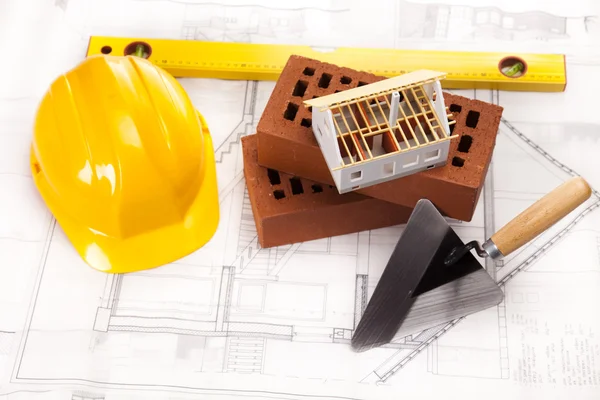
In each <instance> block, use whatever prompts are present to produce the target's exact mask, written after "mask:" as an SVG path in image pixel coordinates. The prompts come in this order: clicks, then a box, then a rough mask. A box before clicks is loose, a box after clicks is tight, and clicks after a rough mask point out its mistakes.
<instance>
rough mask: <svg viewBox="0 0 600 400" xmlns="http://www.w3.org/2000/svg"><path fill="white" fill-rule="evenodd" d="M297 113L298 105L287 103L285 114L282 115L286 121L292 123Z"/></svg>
mask: <svg viewBox="0 0 600 400" xmlns="http://www.w3.org/2000/svg"><path fill="white" fill-rule="evenodd" d="M297 113H298V104H294V103H288V105H287V108H286V109H285V112H284V113H283V117H284V118H285V119H287V120H290V121H293V120H294V119H295V118H296V114H297Z"/></svg>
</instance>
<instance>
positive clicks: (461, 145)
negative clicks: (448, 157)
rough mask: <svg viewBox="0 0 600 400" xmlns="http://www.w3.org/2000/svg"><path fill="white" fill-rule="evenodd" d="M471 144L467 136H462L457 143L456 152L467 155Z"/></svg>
mask: <svg viewBox="0 0 600 400" xmlns="http://www.w3.org/2000/svg"><path fill="white" fill-rule="evenodd" d="M472 144H473V138H472V137H471V136H469V135H463V136H462V137H461V138H460V142H458V151H460V152H461V153H468V152H469V149H470V148H471V145H472Z"/></svg>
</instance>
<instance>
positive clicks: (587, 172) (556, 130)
mask: <svg viewBox="0 0 600 400" xmlns="http://www.w3.org/2000/svg"><path fill="white" fill-rule="evenodd" d="M377 7H379V9H377ZM599 15H600V4H599V3H598V2H597V1H594V0H589V1H571V2H565V1H560V2H559V1H539V0H535V1H534V0H522V1H506V2H501V3H498V2H495V1H491V0H489V1H475V0H455V1H442V0H439V1H417V0H414V1H408V0H400V1H392V0H389V1H385V0H377V1H369V2H364V1H323V0H320V1H314V0H305V1H303V2H301V3H300V2H282V1H273V2H267V1H259V0H248V1H242V0H239V1H225V0H217V1H214V2H201V1H184V0H181V1H158V0H137V1H136V0H122V1H115V0H110V1H109V0H88V1H84V0H79V1H78V0H56V1H50V0H47V1H45V0H39V1H33V0H31V1H23V0H15V1H9V2H3V3H0V31H1V32H2V36H0V41H1V42H0V50H2V54H11V55H12V56H14V57H13V58H12V60H13V62H12V63H3V65H2V67H1V68H2V74H0V79H1V81H0V400H22V399H28V400H29V399H32V400H38V399H39V400H90V399H94V400H114V399H118V400H121V399H170V400H175V399H177V400H179V399H190V398H193V399H199V398H201V399H240V398H243V399H256V400H259V399H260V400H263V399H327V400H329V399H360V400H371V399H373V400H375V399H377V400H378V399H391V398H398V397H399V396H404V397H406V398H425V399H428V398H434V396H443V397H444V398H460V399H466V400H471V399H480V398H482V397H485V398H487V399H491V400H495V399H502V400H505V399H534V398H535V399H538V398H544V399H578V400H579V399H583V400H587V399H598V398H600V210H599V207H598V205H600V195H599V193H598V192H597V191H596V189H598V188H600V172H598V171H600V169H599V168H598V165H599V162H598V154H599V153H600V114H599V113H598V111H597V110H596V108H597V101H596V97H597V93H599V92H600V80H599V79H598V78H597V77H598V76H600V54H599V53H600V45H599V44H600V29H599V28H600V26H599V24H600V19H599V17H598V16H599ZM89 35H117V36H147V37H158V38H179V39H190V40H194V39H196V40H225V41H241V42H262V43H291V44H307V45H312V46H321V47H328V46H365V47H366V46H369V47H396V48H430V49H466V50H468V49H472V50H507V49H509V50H511V51H528V52H538V51H539V52H559V53H565V54H567V55H568V59H567V71H568V87H567V91H566V92H565V93H552V94H543V93H516V92H498V91H486V90H477V91H473V90H465V91H455V93H457V94H461V95H464V96H468V97H472V98H478V99H481V100H484V101H488V102H492V103H495V104H499V105H501V106H503V107H504V114H503V121H502V123H501V125H500V130H499V134H498V139H497V144H496V148H495V151H494V156H493V163H492V165H491V167H490V171H489V174H488V177H487V180H486V184H485V187H484V191H483V195H482V197H481V199H480V203H479V204H478V207H477V212H476V215H475V217H474V218H473V221H471V222H469V223H458V222H455V221H454V222H452V225H453V227H454V229H455V230H456V231H457V233H458V234H459V235H460V236H461V238H462V239H463V240H465V241H467V240H473V239H477V240H480V241H482V240H484V239H485V238H486V237H489V236H490V235H491V234H492V233H494V232H495V230H497V229H499V228H500V227H501V226H502V225H503V224H505V223H506V222H508V221H509V220H510V219H511V218H512V217H514V216H515V215H516V214H518V213H519V212H520V211H521V210H523V209H524V208H525V207H527V206H529V205H530V204H532V203H533V202H534V201H536V200H537V199H538V198H540V197H541V196H543V195H544V194H546V193H548V192H549V191H550V190H552V189H553V188H555V187H556V186H557V185H559V184H560V183H561V182H564V181H565V180H567V179H569V178H570V177H572V176H573V175H582V176H583V177H584V178H586V179H587V180H588V182H589V183H590V184H591V186H592V187H593V188H594V193H593V195H592V197H591V198H590V200H588V201H587V202H586V203H585V204H583V205H582V206H580V207H579V208H578V209H577V210H576V211H574V212H573V213H572V214H571V215H569V216H568V217H567V218H565V219H564V220H563V221H561V222H560V223H558V224H557V225H556V226H555V227H553V228H551V229H550V230H548V231H547V232H545V233H544V234H542V235H541V236H540V237H538V238H537V239H536V240H534V241H533V242H532V243H530V244H529V245H527V246H525V247H523V248H522V249H520V250H519V251H517V252H515V253H514V254H512V255H510V256H509V257H507V258H506V259H505V260H503V261H502V262H497V263H495V262H492V261H491V260H485V262H484V261H483V260H482V264H483V266H484V267H485V268H486V270H487V272H489V273H490V275H492V276H493V277H494V278H495V279H496V280H497V282H498V283H499V284H500V285H501V287H502V288H503V290H504V291H505V300H504V301H503V302H502V303H501V304H500V305H499V306H497V307H493V308H490V309H488V310H485V311H483V312H478V313H476V314H472V315H469V316H467V317H466V318H462V319H459V320H454V321H450V322H448V323H445V324H442V325H439V326H431V327H429V328H427V329H425V330H424V331H420V332H414V333H411V334H409V335H408V336H403V337H399V338H398V339H397V340H395V341H394V343H392V344H391V345H390V346H387V347H383V348H378V349H374V350H371V351H368V352H365V353H359V354H357V353H354V352H353V351H352V350H351V349H350V345H349V338H350V337H351V334H352V329H353V328H354V326H355V323H356V321H357V318H359V317H360V312H361V309H364V305H365V304H366V302H367V301H368V299H369V296H370V295H371V293H372V291H373V290H374V288H375V286H376V284H377V282H378V279H379V276H380V275H381V273H382V271H383V268H384V267H385V265H386V263H387V260H388V258H389V256H390V254H391V252H392V250H393V248H394V246H395V244H396V242H397V240H398V237H399V235H400V234H401V232H402V229H403V227H402V226H398V227H391V228H386V229H379V230H373V231H370V232H360V233H356V234H351V235H344V236H339V237H332V238H328V239H322V240H316V241H313V242H306V243H297V244H293V245H288V246H281V247H277V248H273V249H260V248H259V247H258V246H257V238H256V230H255V227H254V222H253V219H252V214H251V209H250V204H249V199H248V196H247V192H246V190H245V183H244V179H243V174H242V157H241V151H240V137H241V136H243V135H247V134H253V133H254V132H255V128H256V124H257V123H258V121H259V119H260V116H261V113H262V110H263V109H264V107H265V104H266V102H267V100H268V98H269V95H270V93H271V91H272V89H273V87H274V82H240V81H218V80H209V79H206V80H199V79H181V80H180V82H181V83H182V84H183V86H184V87H185V89H186V90H187V91H188V93H189V95H190V97H191V99H192V101H193V102H194V104H195V105H196V106H197V107H198V109H199V110H200V111H201V112H202V113H203V114H204V115H205V117H206V119H207V122H208V124H209V126H210V128H211V132H212V134H213V140H214V143H215V154H216V159H217V174H218V185H219V198H220V206H221V210H222V211H221V215H222V217H221V221H220V225H219V229H218V231H217V233H216V235H215V237H214V238H213V240H211V242H210V243H209V244H208V245H206V246H205V247H203V248H202V249H200V250H199V251H197V252H196V253H194V254H192V255H190V256H188V257H185V258H184V259H181V260H178V261H176V262H174V263H172V264H170V265H166V266H164V267H161V268H157V269H154V270H150V271H144V272H139V273H134V274H130V275H106V274H103V273H100V272H96V271H94V270H92V269H91V268H89V267H87V266H86V265H85V264H84V263H83V261H82V260H81V259H80V258H79V257H78V256H77V255H76V253H75V251H74V250H73V249H72V247H71V246H70V244H69V242H68V241H67V240H66V238H65V236H64V234H63V232H62V230H61V229H60V227H59V226H58V225H57V224H56V222H55V221H54V219H53V218H52V216H51V215H50V214H49V213H48V211H47V209H46V207H45V206H44V204H43V202H42V201H41V200H40V198H39V196H38V195H37V192H36V190H35V188H34V186H33V183H32V180H31V175H30V172H29V160H28V157H29V143H30V138H31V130H32V126H33V119H34V116H35V109H36V107H37V103H38V101H39V99H40V97H41V95H42V94H43V92H44V90H45V89H46V87H47V85H48V84H49V83H50V82H51V81H52V79H53V78H54V77H55V76H56V75H58V74H60V73H61V72H63V71H65V70H66V69H68V68H72V67H73V66H75V65H76V64H77V63H78V62H79V61H80V60H81V59H82V58H83V57H84V56H85V50H86V46H87V38H88V36H89ZM31 49H35V51H32V50H31ZM53 56H55V58H52V57H53ZM298 299H302V301H299V300H298Z"/></svg>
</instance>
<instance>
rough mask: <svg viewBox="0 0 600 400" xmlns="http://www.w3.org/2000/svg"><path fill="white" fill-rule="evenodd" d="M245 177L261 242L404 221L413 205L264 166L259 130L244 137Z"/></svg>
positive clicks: (294, 239) (306, 238) (270, 244)
mask: <svg viewBox="0 0 600 400" xmlns="http://www.w3.org/2000/svg"><path fill="white" fill-rule="evenodd" d="M242 151H243V156H244V177H245V180H246V186H247V188H248V196H249V197H250V203H251V205H252V212H253V215H254V222H255V224H256V231H257V233H258V240H259V244H260V246H261V247H263V248H268V247H274V246H281V245H286V244H292V243H299V242H305V241H310V240H316V239H322V238H326V237H331V236H339V235H345V234H349V233H355V232H361V231H365V230H370V229H378V228H384V227H388V226H393V225H398V224H404V223H406V222H407V221H408V218H409V216H410V213H411V211H412V210H411V209H410V208H408V207H403V206H399V205H397V204H392V203H389V202H386V201H383V200H378V199H374V198H372V197H368V196H364V195H361V194H358V193H347V194H339V193H338V192H337V190H336V188H335V187H334V186H330V185H323V184H320V183H317V182H314V181H310V180H307V179H301V178H297V177H295V176H293V175H289V174H285V173H280V172H278V171H275V170H272V169H268V168H264V167H261V166H260V165H258V154H257V135H255V134H254V135H249V136H245V137H243V138H242Z"/></svg>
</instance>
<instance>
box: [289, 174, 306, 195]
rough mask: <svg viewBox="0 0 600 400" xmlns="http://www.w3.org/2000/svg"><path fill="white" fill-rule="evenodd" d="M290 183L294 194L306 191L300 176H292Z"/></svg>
mask: <svg viewBox="0 0 600 400" xmlns="http://www.w3.org/2000/svg"><path fill="white" fill-rule="evenodd" d="M290 185H291V186H292V194H293V195H296V194H302V193H304V188H303V187H302V181H300V178H296V177H293V178H290Z"/></svg>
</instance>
